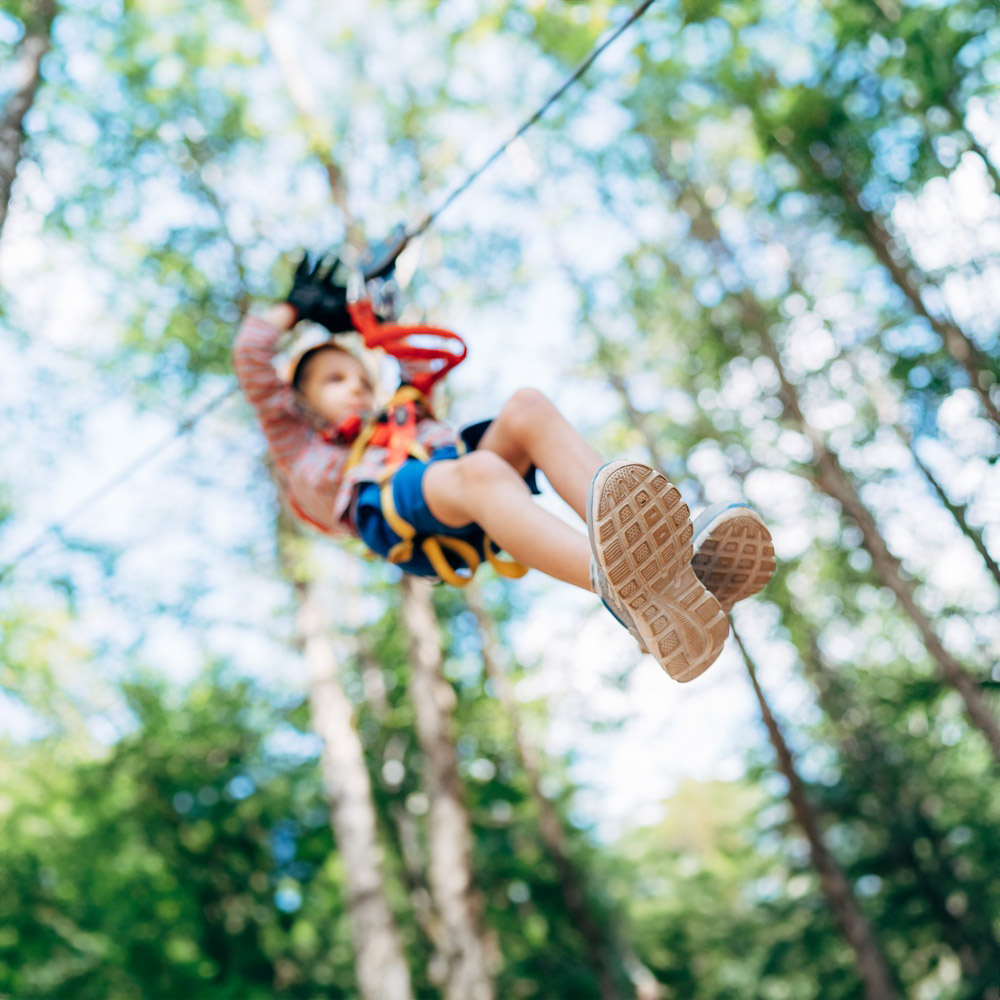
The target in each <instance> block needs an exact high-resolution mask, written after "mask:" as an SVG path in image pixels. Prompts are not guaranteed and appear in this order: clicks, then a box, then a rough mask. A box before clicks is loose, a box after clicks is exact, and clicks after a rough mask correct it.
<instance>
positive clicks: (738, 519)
mask: <svg viewBox="0 0 1000 1000" xmlns="http://www.w3.org/2000/svg"><path fill="white" fill-rule="evenodd" d="M691 565H692V567H693V569H694V572H695V575H696V576H697V577H698V579H699V580H701V582H702V583H703V584H704V585H705V587H706V588H707V589H708V590H710V591H711V592H712V593H713V594H714V595H715V598H716V600H717V601H718V602H719V604H721V605H722V610H723V611H725V612H726V614H729V612H730V611H732V610H733V605H734V604H735V603H736V602H737V601H742V600H743V599H744V598H745V597H750V596H752V595H753V594H756V593H757V592H758V591H760V590H763V588H764V586H765V584H766V583H767V581H768V580H770V579H771V577H772V575H773V574H774V570H775V562H774V545H773V544H772V542H771V533H770V532H769V531H768V530H767V526H766V525H765V524H764V521H763V520H762V519H761V516H760V514H758V513H757V511H755V510H754V509H753V507H751V506H750V505H749V504H745V503H717V504H715V505H714V506H712V507H709V508H708V509H707V510H704V511H702V512H701V513H700V514H699V515H698V518H697V519H696V520H695V522H694V558H693V559H692V560H691Z"/></svg>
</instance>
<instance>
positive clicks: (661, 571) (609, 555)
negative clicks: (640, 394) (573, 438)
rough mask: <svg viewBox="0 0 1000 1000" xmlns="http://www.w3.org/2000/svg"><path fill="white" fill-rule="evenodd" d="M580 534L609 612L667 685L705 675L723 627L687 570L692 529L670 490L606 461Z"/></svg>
mask: <svg viewBox="0 0 1000 1000" xmlns="http://www.w3.org/2000/svg"><path fill="white" fill-rule="evenodd" d="M587 529H588V531H589V532H590V545H591V548H592V549H593V552H594V570H593V576H594V577H595V583H596V585H597V586H596V589H597V591H598V593H599V594H600V595H601V597H602V599H603V600H604V602H605V605H606V606H607V608H608V610H609V611H610V612H611V613H612V614H613V615H614V616H615V618H617V619H618V621H620V622H621V623H622V624H623V625H624V626H625V627H626V628H627V629H628V630H629V631H630V632H631V633H632V634H633V635H634V636H635V637H636V639H637V640H638V642H639V644H640V645H641V646H643V647H644V648H645V649H647V650H649V652H651V653H652V654H653V656H654V657H655V658H656V660H657V661H658V662H659V664H660V666H662V667H663V669H664V670H666V671H667V673H668V674H670V676H671V677H673V678H674V680H677V681H689V680H693V679H694V678H695V677H697V676H698V675H699V674H701V673H703V672H704V671H705V670H707V669H708V667H709V666H711V665H712V663H713V662H714V661H715V660H716V658H717V657H718V655H719V653H720V652H721V651H722V646H723V643H725V641H726V637H727V636H728V635H729V622H728V621H727V620H726V615H725V612H724V611H723V610H722V608H721V607H720V605H719V602H718V601H717V600H716V599H715V598H714V597H713V596H712V594H711V593H709V591H708V590H706V588H705V587H704V586H703V585H702V583H701V581H700V580H699V579H698V577H697V576H696V575H695V572H694V569H693V568H692V566H691V557H692V555H693V552H694V547H693V545H692V540H693V537H694V528H693V526H692V524H691V516H690V512H689V511H688V508H687V505H686V504H685V503H684V501H683V500H681V495H680V493H679V492H678V490H677V488H676V487H675V486H673V485H671V483H670V482H669V481H668V480H667V478H666V477H665V476H663V475H662V474H661V473H659V472H656V471H655V470H654V469H651V468H650V467H649V466H648V465H643V464H642V463H641V462H630V461H627V460H622V461H618V462H611V463H609V464H608V465H605V466H604V467H603V468H601V469H599V470H598V472H597V475H596V476H595V477H594V484H593V487H592V488H591V493H590V498H589V500H588V504H587ZM609 593H610V595H611V596H612V598H613V599H612V600H610V601H609V600H608V597H607V595H608V594H609Z"/></svg>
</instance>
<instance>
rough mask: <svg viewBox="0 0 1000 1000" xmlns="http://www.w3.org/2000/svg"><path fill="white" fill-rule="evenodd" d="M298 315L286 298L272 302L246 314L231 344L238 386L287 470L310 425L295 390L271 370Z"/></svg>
mask: <svg viewBox="0 0 1000 1000" xmlns="http://www.w3.org/2000/svg"><path fill="white" fill-rule="evenodd" d="M297 318H298V315H297V312H296V310H295V308H294V307H293V306H291V305H289V304H288V303H287V302H279V303H277V304H276V305H273V306H271V307H270V308H269V309H268V310H267V311H266V312H265V313H264V314H263V315H262V316H247V318H246V319H245V320H244V321H243V324H242V325H241V326H240V329H239V333H237V335H236V341H235V343H234V344H233V367H234V368H235V369H236V377H237V378H238V379H239V382H240V388H241V389H242V390H243V392H244V394H245V395H246V397H247V399H248V400H250V403H251V404H252V405H253V408H254V409H255V410H256V411H257V417H258V419H259V421H260V425H261V427H262V428H263V431H264V434H265V435H266V437H267V442H268V445H269V446H270V448H271V452H272V454H273V455H274V458H275V461H276V462H277V463H278V466H279V467H280V468H281V469H284V470H287V469H288V468H289V466H290V465H291V463H292V462H293V460H294V459H295V457H296V455H298V454H299V453H300V452H301V451H302V449H303V448H304V447H305V445H306V443H307V442H308V440H309V437H310V433H311V429H310V427H309V424H308V422H307V421H306V419H305V417H304V416H303V415H302V413H301V411H300V410H299V409H298V407H297V406H296V404H295V394H294V392H293V390H292V389H291V387H290V386H288V385H287V384H285V383H284V382H283V381H282V380H281V379H280V378H279V377H278V373H277V372H276V371H275V370H274V354H275V349H276V347H277V344H278V341H279V340H280V339H281V337H282V336H283V335H284V334H285V333H287V332H288V331H289V330H290V329H291V328H292V327H293V326H294V325H295V322H296V320H297Z"/></svg>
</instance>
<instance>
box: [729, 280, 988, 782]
mask: <svg viewBox="0 0 1000 1000" xmlns="http://www.w3.org/2000/svg"><path fill="white" fill-rule="evenodd" d="M741 298H742V299H743V301H744V309H745V312H749V313H751V314H754V315H756V314H757V312H758V311H759V307H758V306H757V305H756V303H753V302H751V300H750V299H749V296H747V295H746V294H744V295H743V296H742V297H741ZM754 329H755V330H756V332H757V333H758V334H759V335H760V338H761V346H762V347H763V349H764V353H765V354H766V355H767V356H768V357H769V358H770V359H771V361H772V362H773V363H774V366H775V368H776V369H777V372H778V377H779V378H780V380H781V395H782V399H783V401H784V404H785V412H786V414H787V415H788V416H790V417H791V419H792V421H793V422H794V423H795V425H796V428H797V429H798V430H799V432H800V433H802V434H804V435H805V436H806V437H808V438H809V441H810V442H811V444H812V447H813V452H814V455H815V470H816V471H815V477H814V481H815V483H816V485H817V486H818V487H819V488H820V489H821V490H822V491H823V492H824V493H826V494H827V496H830V497H833V499H834V500H836V501H837V502H838V503H839V504H840V506H841V508H842V509H843V511H844V513H845V514H847V516H848V517H850V518H852V519H853V520H854V521H855V522H856V523H857V525H858V527H859V528H860V529H861V534H862V537H863V539H864V546H865V548H866V549H867V550H868V553H869V554H870V555H871V557H872V566H873V568H874V570H875V575H876V576H877V577H878V578H879V580H881V582H882V584H883V585H884V586H886V587H888V588H889V589H890V590H891V591H892V592H893V593H894V594H895V595H896V599H897V600H898V601H899V603H900V605H901V607H902V608H903V610H904V611H905V612H906V614H907V615H908V616H909V618H910V620H911V621H912V622H913V623H914V625H916V627H917V630H918V631H919V632H920V636H921V638H922V639H923V643H924V646H925V647H926V649H927V652H928V653H930V655H931V658H932V659H933V660H934V662H935V664H936V665H937V668H938V672H939V674H940V675H941V678H942V679H943V680H944V682H945V683H946V684H949V685H950V686H951V687H953V688H954V689H955V690H956V691H957V692H958V693H959V694H960V695H961V697H962V701H963V702H964V703H965V711H966V714H967V715H968V717H969V721H970V722H971V723H972V724H973V725H974V726H975V727H976V728H977V729H979V730H980V731H981V732H982V733H983V735H984V736H985V737H986V740H987V742H988V743H989V745H990V748H991V749H992V751H993V755H994V757H995V758H996V761H997V763H1000V724H998V722H997V719H996V716H995V715H994V714H993V713H992V712H991V711H990V709H989V706H988V705H987V704H986V700H985V698H984V697H983V693H982V691H981V690H980V687H979V684H978V683H977V682H976V680H975V679H974V678H973V677H972V675H971V674H969V672H968V671H967V670H966V669H965V668H964V667H963V666H962V665H961V664H960V663H959V662H958V660H957V659H955V657H954V656H952V655H951V653H949V652H948V651H947V650H946V649H945V648H944V644H943V643H942V642H941V639H940V637H939V636H938V634H937V632H935V630H934V627H933V625H932V624H931V620H930V618H929V616H928V615H927V613H926V612H925V611H924V609H923V608H922V607H920V605H919V604H918V603H917V599H916V596H915V593H914V585H913V583H912V581H910V580H909V579H907V578H905V577H904V576H903V572H902V566H901V565H900V562H899V560H898V559H897V558H896V557H895V556H894V555H893V554H892V553H891V552H890V551H889V547H888V546H887V545H886V543H885V540H884V539H883V538H882V535H881V533H880V532H879V529H878V525H877V524H876V523H875V518H874V517H873V516H872V514H871V512H870V511H869V510H868V508H867V507H866V506H865V505H864V504H863V503H862V501H861V498H860V497H859V496H858V493H857V490H856V489H855V487H854V484H853V482H852V481H851V478H850V476H849V475H848V473H847V472H846V471H845V469H844V467H843V466H842V465H841V464H840V460H839V459H838V458H837V456H836V455H835V454H834V453H833V452H832V451H831V450H830V448H829V446H828V445H827V443H826V441H825V439H824V438H823V436H822V435H821V434H820V433H819V432H818V431H817V430H816V429H815V428H814V427H812V425H811V424H809V423H808V422H807V421H806V419H805V416H804V415H803V413H802V407H801V404H800V402H799V398H798V393H797V391H796V389H795V387H794V386H793V385H792V383H791V382H790V381H789V379H788V376H787V375H786V373H785V370H784V367H783V365H782V362H781V358H780V356H779V355H778V349H777V347H776V346H775V344H774V341H773V340H771V337H770V334H769V332H768V330H767V325H766V323H765V322H764V317H763V315H762V314H761V315H759V316H758V317H757V321H756V323H755V326H754Z"/></svg>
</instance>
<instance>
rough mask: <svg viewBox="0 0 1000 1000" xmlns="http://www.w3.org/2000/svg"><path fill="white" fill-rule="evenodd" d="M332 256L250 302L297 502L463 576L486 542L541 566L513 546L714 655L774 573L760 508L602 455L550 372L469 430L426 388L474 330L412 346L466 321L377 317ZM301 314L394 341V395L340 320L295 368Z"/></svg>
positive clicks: (668, 664)
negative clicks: (279, 360)
mask: <svg viewBox="0 0 1000 1000" xmlns="http://www.w3.org/2000/svg"><path fill="white" fill-rule="evenodd" d="M335 266H336V262H335V265H327V264H326V263H325V262H324V261H322V260H320V261H319V262H317V263H316V264H315V265H314V264H312V263H311V262H310V261H309V259H308V257H304V258H303V261H302V263H301V264H300V266H299V268H298V270H297V271H296V274H295V279H294V282H293V286H292V289H291V291H290V292H289V295H288V297H287V299H286V300H285V301H284V302H280V303H278V304H275V305H273V306H271V307H270V308H269V309H268V310H267V311H266V312H265V313H264V314H263V316H261V317H254V316H250V317H248V318H247V319H246V320H245V321H244V323H243V325H242V326H241V328H240V331H239V334H238V335H237V338H236V342H235V345H234V348H233V357H234V364H235V369H236V373H237V376H238V378H239V381H240V386H241V388H242V389H243V392H244V393H245V394H246V396H247V398H248V399H249V401H250V402H251V403H252V405H253V406H254V408H255V410H256V412H257V416H258V419H259V421H260V424H261V427H262V428H263V430H264V433H265V435H266V437H267V441H268V445H269V447H270V450H271V453H272V455H273V457H274V460H275V464H276V466H277V469H278V473H279V476H280V479H281V481H282V486H283V489H284V491H285V494H286V496H287V498H288V500H289V501H290V503H291V506H292V507H293V509H294V510H295V511H296V513H298V514H299V515H300V516H301V517H302V518H303V519H304V520H306V521H308V522H310V523H311V524H313V525H314V526H315V527H317V528H319V529H320V530H322V531H325V532H327V533H329V534H339V533H342V532H348V533H350V534H353V535H355V536H357V537H359V538H360V539H361V540H362V541H363V542H364V543H365V544H366V545H367V546H368V548H369V549H371V550H372V551H373V552H375V553H376V554H377V555H379V556H382V557H383V558H387V559H389V560H390V561H392V562H395V563H396V564H398V565H399V566H400V568H401V569H402V570H404V571H405V572H411V573H417V574H419V575H423V576H438V577H441V578H442V579H445V580H448V581H449V582H452V583H457V584H460V583H462V582H463V581H464V579H465V578H464V577H458V575H457V574H456V573H455V568H456V567H457V566H466V565H467V566H468V567H469V568H471V569H474V568H475V566H476V565H477V564H478V562H479V561H480V560H481V559H483V558H486V559H488V560H489V561H490V562H492V563H493V565H494V566H496V567H497V568H498V570H499V571H500V572H502V573H504V574H505V575H507V576H515V575H521V573H522V572H524V571H526V570H524V569H523V568H521V567H518V566H517V564H516V563H511V562H510V561H509V560H500V559H499V558H498V557H497V553H496V549H497V548H499V549H502V550H503V551H505V552H506V553H508V554H509V555H510V556H511V557H512V558H513V559H514V560H517V563H521V564H523V566H524V567H531V568H534V569H538V570H541V571H542V572H543V573H547V574H548V575H549V576H552V577H555V578H556V579H558V580H563V581H565V582H567V583H572V584H574V585H576V586H577V587H581V588H583V589H584V590H591V591H594V592H596V593H597V594H599V595H600V597H601V599H602V600H603V602H604V604H605V606H606V607H607V609H608V610H609V611H610V612H611V614H612V615H613V616H614V617H615V618H616V619H617V620H618V621H619V622H620V623H621V624H622V625H624V626H625V627H626V628H627V629H628V630H629V632H630V633H631V634H632V635H633V636H634V637H635V638H636V640H637V641H638V642H639V644H640V646H641V647H643V648H644V649H645V650H648V651H649V652H650V653H652V655H653V656H654V657H655V658H656V659H657V661H658V662H659V663H660V664H661V666H663V668H664V669H665V670H666V671H667V672H668V673H669V674H670V675H671V677H673V678H675V679H676V680H678V681H687V680H691V679H693V678H694V677H696V676H698V675H699V674H700V673H702V672H703V671H704V670H705V669H706V668H707V667H708V666H710V665H711V663H712V662H713V661H714V660H715V659H716V658H717V657H718V655H719V653H720V651H721V650H722V646H723V643H724V641H725V639H726V637H727V635H728V634H729V625H728V622H727V620H726V614H727V612H728V611H729V610H730V609H731V608H732V606H733V604H734V603H735V602H736V601H739V600H742V599H743V598H745V597H749V596H750V595H752V594H755V593H757V592H758V591H759V590H760V589H761V588H762V587H763V586H764V584H765V583H767V581H768V579H770V576H771V574H772V573H773V572H774V568H775V563H774V550H773V548H772V546H771V537H770V534H769V533H768V531H767V528H766V527H765V525H764V523H763V521H762V520H761V518H760V516H759V515H758V514H757V513H756V511H754V510H753V509H752V508H750V507H749V506H748V505H747V504H743V503H735V504H718V505H716V506H714V507H711V508H709V509H708V510H707V511H705V512H704V513H703V514H702V515H701V517H700V518H699V519H698V521H697V522H696V523H695V524H694V525H692V522H691V519H690V515H689V511H688V508H687V506H686V505H685V504H684V502H683V501H682V500H681V496H680V493H679V492H678V491H677V489H676V488H675V487H674V486H672V485H671V484H670V483H669V482H668V481H667V479H666V477H664V476H663V475H662V474H661V473H659V472H657V471H656V470H654V469H652V468H650V467H649V466H648V465H644V464H642V463H641V462H636V461H630V460H621V461H616V462H611V463H610V464H604V463H603V461H602V459H601V457H600V455H598V453H597V452H596V451H595V450H594V449H593V448H592V447H591V446H590V445H589V444H588V443H587V442H586V441H585V440H584V438H583V437H582V436H581V435H580V434H579V433H578V432H577V431H576V430H575V429H574V428H573V427H572V425H571V424H570V423H569V422H568V421H567V420H566V419H565V418H564V417H563V416H562V415H561V414H560V413H559V411H558V410H557V409H556V407H555V406H553V404H552V403H551V402H549V400H548V399H547V398H546V397H545V396H543V395H542V393H540V392H538V391H537V390H535V389H519V390H518V391H517V392H515V393H514V395H513V396H512V397H511V399H510V400H509V401H508V402H507V403H506V404H505V405H504V406H503V407H502V409H501V410H500V413H499V415H498V416H497V417H496V418H495V419H494V420H492V421H486V422H484V423H481V424H477V425H474V426H473V427H471V428H466V429H465V430H463V431H462V432H461V433H456V432H455V431H454V430H453V429H452V428H450V427H449V426H447V425H446V424H444V423H441V422H440V421H438V420H437V419H435V417H434V415H433V412H432V410H431V408H430V403H429V400H428V399H427V396H426V394H429V391H430V387H431V386H432V385H433V382H434V381H436V380H437V379H438V378H439V377H440V376H441V375H442V374H443V373H444V372H445V371H447V369H448V368H450V367H453V365H454V364H456V363H457V362H458V361H460V360H461V358H462V357H464V345H463V348H462V353H461V355H452V354H450V353H443V352H441V351H437V352H435V351H431V350H427V349H425V348H420V347H416V348H414V347H411V346H407V338H406V334H408V333H410V332H416V333H425V334H426V333H432V334H439V335H441V336H444V337H451V338H454V339H455V340H458V338H457V337H455V335H454V334H450V333H448V332H447V331H440V330H435V329H433V328H406V327H391V326H389V325H387V324H379V323H378V322H377V320H376V319H375V316H374V314H373V312H372V309H371V304H370V303H369V302H367V301H366V300H364V299H362V300H361V301H359V302H356V303H349V302H348V296H347V289H346V286H345V285H343V284H338V283H337V282H336V281H335V280H334V267H335ZM300 320H311V321H313V322H314V323H318V324H320V325H321V326H322V327H324V328H325V329H326V330H327V331H329V332H330V334H340V333H344V332H354V331H356V330H360V331H361V332H362V334H363V339H364V341H365V344H366V346H368V347H371V346H375V345H376V344H378V343H380V342H384V343H386V345H387V351H388V353H390V354H393V355H394V356H396V357H397V358H398V359H399V360H400V367H401V371H402V377H403V385H402V386H401V388H400V390H399V391H398V392H397V395H396V397H394V399H393V402H392V403H391V404H390V406H389V407H388V408H387V409H386V410H383V411H382V412H381V413H380V414H379V413H376V412H375V409H376V397H375V381H374V378H373V376H372V374H371V372H370V370H369V366H368V365H367V364H366V363H365V362H364V361H363V360H362V357H359V355H358V354H356V353H354V352H352V351H351V350H350V349H348V347H347V346H346V345H345V344H344V343H342V342H340V341H337V340H335V339H332V338H329V337H327V338H325V339H323V340H322V341H321V342H319V343H314V344H313V345H312V346H311V347H309V348H308V349H305V350H299V351H298V352H297V353H295V354H294V355H293V358H292V362H291V364H290V366H289V370H288V371H287V373H286V375H285V377H284V378H282V377H280V376H279V375H278V373H277V371H276V369H275V367H274V360H275V354H276V352H277V348H278V343H279V341H280V340H281V339H282V337H283V335H284V334H285V333H287V332H288V331H289V330H290V329H291V328H292V327H293V326H295V324H296V323H297V322H298V321H300ZM383 332H384V333H385V336H384V337H382V338H381V340H380V335H381V334H383ZM386 338H388V339H386ZM400 345H402V346H400ZM442 358H445V359H448V360H445V361H444V362H442ZM414 387H417V388H414ZM400 442H402V446H401V444H400ZM401 448H402V450H401ZM536 469H540V470H541V471H542V472H543V473H544V474H545V476H546V478H547V479H548V481H549V482H550V483H551V484H552V486H553V488H554V489H555V491H556V492H557V493H558V494H559V496H561V497H562V498H563V500H565V501H566V503H568V504H569V506H570V507H572V508H573V510H574V511H576V513H577V514H578V515H579V517H580V518H581V520H583V521H586V523H587V527H588V534H589V538H588V536H587V535H584V534H583V533H581V532H580V531H577V530H576V529H574V528H572V527H570V526H569V525H567V524H566V523H564V522H563V521H561V520H560V519H559V518H557V517H555V516H554V515H552V514H550V513H549V512H547V511H546V510H544V509H543V508H542V507H540V506H538V505H537V504H536V503H535V502H534V501H533V499H532V493H538V492H539V491H538V489H537V487H536V485H535V480H534V474H535V470H536ZM493 543H495V544H493Z"/></svg>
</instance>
